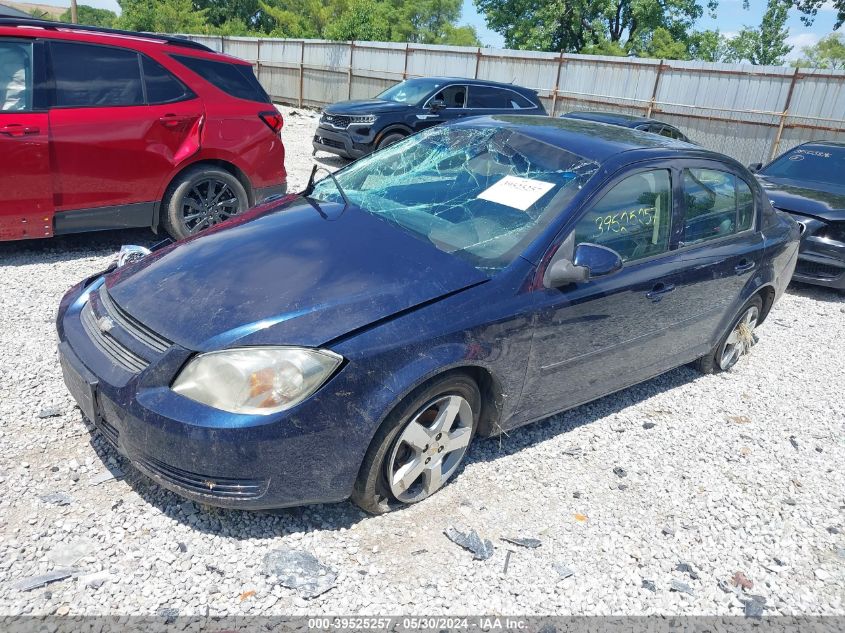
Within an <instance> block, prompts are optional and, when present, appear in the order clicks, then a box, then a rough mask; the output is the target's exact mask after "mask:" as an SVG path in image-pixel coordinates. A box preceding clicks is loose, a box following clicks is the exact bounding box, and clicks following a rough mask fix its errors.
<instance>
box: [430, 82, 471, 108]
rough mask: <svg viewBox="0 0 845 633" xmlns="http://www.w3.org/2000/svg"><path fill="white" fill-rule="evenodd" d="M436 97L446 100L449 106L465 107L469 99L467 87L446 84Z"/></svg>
mask: <svg viewBox="0 0 845 633" xmlns="http://www.w3.org/2000/svg"><path fill="white" fill-rule="evenodd" d="M434 99H439V100H441V101H445V102H446V107H447V108H463V107H464V104H465V103H466V100H467V87H466V86H446V87H445V88H443V90H441V91H440V92H438V93H437V94H436V95H434Z"/></svg>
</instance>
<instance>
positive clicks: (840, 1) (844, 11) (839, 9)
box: [790, 0, 845, 31]
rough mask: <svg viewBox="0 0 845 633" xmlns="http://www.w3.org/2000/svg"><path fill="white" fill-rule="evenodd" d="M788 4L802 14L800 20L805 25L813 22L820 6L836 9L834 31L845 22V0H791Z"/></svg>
mask: <svg viewBox="0 0 845 633" xmlns="http://www.w3.org/2000/svg"><path fill="white" fill-rule="evenodd" d="M790 4H791V5H793V6H794V7H795V8H796V9H798V10H799V11H800V12H801V13H803V14H804V15H802V16H801V21H802V22H804V24H806V25H807V26H809V25H811V24H812V23H813V20H815V18H816V14H817V13H818V11H819V9H821V8H822V6H826V7H830V8H833V9H836V24H835V25H834V26H833V30H834V31H835V30H838V29H839V28H840V27H841V26H842V25H843V24H845V0H791V2H790Z"/></svg>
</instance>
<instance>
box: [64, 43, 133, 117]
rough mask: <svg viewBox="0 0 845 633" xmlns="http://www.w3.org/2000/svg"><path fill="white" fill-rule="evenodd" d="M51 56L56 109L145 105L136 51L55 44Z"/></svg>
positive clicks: (74, 44) (73, 44)
mask: <svg viewBox="0 0 845 633" xmlns="http://www.w3.org/2000/svg"><path fill="white" fill-rule="evenodd" d="M50 53H51V58H52V63H53V76H54V78H55V80H56V105H57V106H59V107H65V108H85V107H93V106H96V107H106V106H131V105H143V103H144V91H143V88H142V86H141V65H140V63H139V62H138V53H136V52H135V51H130V50H126V49H122V48H112V47H110V46H97V45H94V44H77V43H73V42H59V41H52V42H51V43H50Z"/></svg>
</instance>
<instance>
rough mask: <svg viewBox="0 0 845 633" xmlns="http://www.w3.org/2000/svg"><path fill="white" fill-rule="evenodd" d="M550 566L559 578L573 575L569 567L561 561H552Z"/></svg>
mask: <svg viewBox="0 0 845 633" xmlns="http://www.w3.org/2000/svg"><path fill="white" fill-rule="evenodd" d="M552 568H553V569H554V570H555V571H556V572H557V574H558V576H560V579H561V580H564V579H566V578H569V577H570V576H574V575H575V572H574V571H572V570H571V569H570V568H569V567H567V566H566V565H564V564H563V563H552Z"/></svg>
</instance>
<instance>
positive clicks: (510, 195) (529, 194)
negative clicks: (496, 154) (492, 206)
mask: <svg viewBox="0 0 845 633" xmlns="http://www.w3.org/2000/svg"><path fill="white" fill-rule="evenodd" d="M553 187H554V183H551V182H543V181H542V180H531V179H530V178H520V177H518V176H505V177H504V178H502V179H501V180H500V181H499V182H497V183H496V184H495V185H493V186H491V187H488V188H487V189H485V190H484V191H482V192H481V193H480V194H478V197H479V198H480V199H481V200H489V201H490V202H497V203H499V204H504V205H506V206H509V207H513V208H514V209H519V210H520V211H525V210H527V209H528V208H529V207H530V206H531V205H532V204H534V203H535V202H537V200H539V199H540V198H542V197H543V195H545V194H546V193H547V192H548V191H549V190H550V189H552V188H553Z"/></svg>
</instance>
